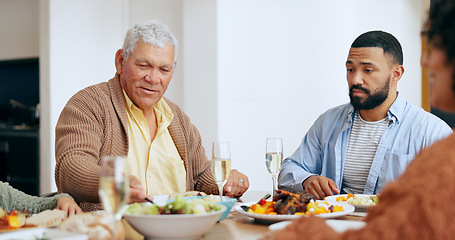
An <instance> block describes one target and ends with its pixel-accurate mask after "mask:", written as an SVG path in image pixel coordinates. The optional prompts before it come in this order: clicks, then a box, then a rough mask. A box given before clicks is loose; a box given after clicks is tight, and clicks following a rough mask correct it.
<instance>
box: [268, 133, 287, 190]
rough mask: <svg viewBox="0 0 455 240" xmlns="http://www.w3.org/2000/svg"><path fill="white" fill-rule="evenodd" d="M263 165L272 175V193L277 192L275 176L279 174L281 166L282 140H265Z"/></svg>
mask: <svg viewBox="0 0 455 240" xmlns="http://www.w3.org/2000/svg"><path fill="white" fill-rule="evenodd" d="M265 164H266V166H267V170H268V171H269V173H270V175H272V181H273V191H272V195H273V194H275V191H276V190H277V187H276V186H277V175H278V173H280V170H281V165H282V164H283V139H282V138H267V141H266V147H265Z"/></svg>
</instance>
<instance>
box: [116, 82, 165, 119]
mask: <svg viewBox="0 0 455 240" xmlns="http://www.w3.org/2000/svg"><path fill="white" fill-rule="evenodd" d="M123 95H124V96H125V100H126V108H127V111H129V112H131V113H133V112H135V111H139V112H141V113H142V111H141V110H140V109H139V108H138V107H136V105H134V103H133V101H131V99H130V98H129V97H128V94H126V92H125V90H123ZM153 108H154V110H155V114H158V115H159V116H161V117H163V118H164V119H163V120H165V121H166V122H168V123H170V122H171V121H172V119H173V118H174V113H173V112H172V109H171V108H170V107H169V105H167V103H166V101H164V99H163V98H161V99H160V100H159V101H158V102H157V103H155V105H154V106H153ZM133 116H134V114H133Z"/></svg>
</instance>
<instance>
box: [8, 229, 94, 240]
mask: <svg viewBox="0 0 455 240" xmlns="http://www.w3.org/2000/svg"><path fill="white" fill-rule="evenodd" d="M0 239H1V240H13V239H14V240H17V239H21V240H36V239H59V240H88V235H86V234H82V233H74V232H67V231H62V230H59V229H56V228H28V229H27V228H25V229H18V230H15V231H10V232H6V233H0Z"/></svg>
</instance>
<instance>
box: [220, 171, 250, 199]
mask: <svg viewBox="0 0 455 240" xmlns="http://www.w3.org/2000/svg"><path fill="white" fill-rule="evenodd" d="M249 187H250V182H249V181H248V177H247V176H245V174H243V173H241V172H239V171H237V170H235V169H232V170H231V172H230V174H229V179H228V181H227V182H226V184H225V185H224V188H223V196H226V197H240V196H242V195H243V193H244V192H246V190H247V189H248V188H249Z"/></svg>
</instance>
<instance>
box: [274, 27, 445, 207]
mask: <svg viewBox="0 0 455 240" xmlns="http://www.w3.org/2000/svg"><path fill="white" fill-rule="evenodd" d="M346 71H347V73H346V77H347V82H348V86H349V97H350V100H351V101H350V103H348V104H344V105H341V106H338V107H335V108H332V109H330V110H328V111H326V112H325V113H324V114H322V115H321V116H320V117H319V118H318V119H317V120H316V122H315V123H314V124H313V126H312V127H311V128H310V130H309V131H308V132H307V134H306V135H305V137H304V138H303V140H302V142H301V145H300V147H299V148H298V149H297V150H296V151H295V153H294V154H293V155H291V156H290V157H288V158H287V159H285V160H284V163H283V168H282V170H281V172H280V174H279V188H280V189H284V190H288V191H291V192H303V191H305V192H307V193H311V194H313V195H314V196H316V197H317V198H320V199H322V198H324V197H325V196H331V195H333V194H334V193H335V194H338V193H340V192H341V193H353V194H376V193H377V192H379V191H380V190H381V189H382V188H383V187H384V186H385V185H386V184H387V183H388V182H390V181H392V180H394V179H396V178H398V177H399V176H400V175H401V174H402V173H403V171H404V170H405V168H406V167H407V166H408V164H409V163H410V162H411V160H412V159H413V158H414V157H415V155H416V154H417V153H418V152H419V151H420V150H421V149H423V148H424V147H426V146H429V145H431V144H432V143H433V142H435V141H436V140H439V139H441V138H443V137H446V136H448V135H450V134H451V133H452V129H451V128H450V127H449V126H448V125H447V124H446V123H445V122H444V121H442V120H441V119H439V118H437V117H436V116H434V115H432V114H431V113H428V112H426V111H424V110H423V109H422V108H420V107H417V106H414V105H412V104H410V103H409V102H408V101H406V100H405V98H404V97H403V96H402V94H401V93H399V92H397V83H398V81H399V80H400V78H401V77H402V76H403V73H404V68H403V52H402V49H401V45H400V43H399V42H398V40H397V39H396V38H395V37H394V36H392V35H391V34H389V33H386V32H383V31H369V32H366V33H364V34H361V35H360V36H359V37H357V39H355V40H354V42H353V43H352V45H351V48H350V50H349V54H348V57H347V60H346Z"/></svg>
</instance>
